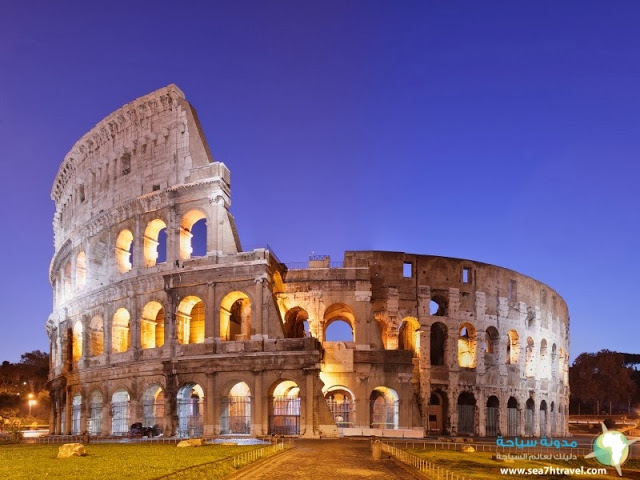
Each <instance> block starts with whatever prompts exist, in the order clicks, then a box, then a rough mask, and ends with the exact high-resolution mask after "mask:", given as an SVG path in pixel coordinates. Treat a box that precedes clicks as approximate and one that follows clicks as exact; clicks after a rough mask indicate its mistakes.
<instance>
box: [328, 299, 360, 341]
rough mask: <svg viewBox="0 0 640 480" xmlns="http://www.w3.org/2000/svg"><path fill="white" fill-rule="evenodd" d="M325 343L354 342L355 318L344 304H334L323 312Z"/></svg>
mask: <svg viewBox="0 0 640 480" xmlns="http://www.w3.org/2000/svg"><path fill="white" fill-rule="evenodd" d="M323 318H324V341H325V342H354V341H355V323H356V318H355V316H354V314H353V310H352V309H351V307H349V306H348V305H345V304H344V303H334V304H333V305H331V306H329V307H328V308H327V309H326V310H325V312H324V317H323Z"/></svg>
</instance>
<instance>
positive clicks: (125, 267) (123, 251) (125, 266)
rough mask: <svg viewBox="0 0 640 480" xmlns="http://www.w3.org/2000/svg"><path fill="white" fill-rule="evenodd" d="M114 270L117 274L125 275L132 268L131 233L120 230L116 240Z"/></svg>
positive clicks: (126, 230) (127, 230)
mask: <svg viewBox="0 0 640 480" xmlns="http://www.w3.org/2000/svg"><path fill="white" fill-rule="evenodd" d="M115 258H116V269H117V270H118V272H119V273H127V272H129V271H131V269H132V268H133V233H131V230H129V229H126V228H125V229H124V230H121V231H120V233H119V234H118V238H116V250H115Z"/></svg>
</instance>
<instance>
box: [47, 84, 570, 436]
mask: <svg viewBox="0 0 640 480" xmlns="http://www.w3.org/2000/svg"><path fill="white" fill-rule="evenodd" d="M230 185H231V183H230V173H229V170H228V168H227V167H226V166H225V165H224V164H223V163H220V162H215V161H213V159H212V157H211V154H210V152H209V148H208V146H207V143H206V140H205V138H204V136H203V134H202V130H201V127H200V124H199V122H198V118H197V115H196V113H195V111H194V109H193V108H192V107H191V105H190V104H189V103H188V102H187V101H186V100H185V97H184V94H183V93H182V92H181V91H180V90H179V89H178V88H177V87H176V86H175V85H169V86H168V87H166V88H162V89H160V90H158V91H155V92H153V93H151V94H149V95H146V96H144V97H141V98H139V99H137V100H135V101H133V102H131V103H129V104H127V105H125V106H123V107H122V108H120V109H119V110H117V111H116V112H114V113H112V114H111V115H109V116H108V117H107V118H105V119H104V120H102V121H101V122H100V123H99V124H98V125H96V126H95V127H94V128H93V129H92V130H91V131H90V132H89V133H87V134H86V135H85V136H83V137H82V138H81V139H80V140H79V141H78V142H77V143H76V144H75V146H74V147H73V148H72V150H71V152H69V154H68V155H67V156H66V158H65V159H64V161H63V163H62V165H61V166H60V169H59V171H58V174H57V176H56V179H55V182H54V186H53V189H52V192H51V197H52V199H53V200H54V202H55V204H56V213H55V216H54V221H53V227H54V234H55V254H54V256H53V259H52V261H51V265H50V280H51V284H52V286H53V290H54V307H53V312H52V314H51V315H50V317H49V319H48V321H47V331H48V334H49V338H50V340H51V375H50V382H49V388H50V392H51V398H52V411H51V430H52V433H57V434H60V433H65V434H68V433H80V432H82V431H85V430H87V431H89V432H90V433H91V434H94V435H99V434H100V435H107V434H114V435H124V434H126V433H127V431H128V429H129V425H130V424H133V423H135V422H141V423H143V424H144V425H145V426H151V425H156V426H157V428H158V429H159V430H160V431H162V432H164V434H165V435H179V436H183V437H190V436H201V435H205V436H209V435H219V434H256V435H259V434H269V433H278V434H290V435H301V436H307V437H318V436H335V435H338V434H344V435H369V434H379V435H398V436H405V437H422V436H423V435H425V434H429V433H433V434H440V433H451V434H475V435H481V436H484V435H497V434H502V435H516V434H517V435H540V434H554V435H562V434H565V433H566V431H567V421H566V413H567V406H568V399H569V386H568V353H569V352H568V345H569V333H568V332H569V315H568V310H567V306H566V304H565V302H564V301H563V300H562V298H561V297H560V296H559V295H558V294H557V293H556V292H555V291H554V290H553V289H552V288H550V287H548V286H546V285H544V284H542V283H540V282H538V281H536V280H534V279H532V278H530V277H527V276H524V275H521V274H519V273H517V272H514V271H511V270H507V269H504V268H500V267H496V266H493V265H487V264H483V263H479V262H474V261H470V260H461V259H453V258H444V257H435V256H428V255H411V254H405V253H396V252H368V251H359V252H346V253H345V256H344V260H343V261H342V262H341V263H340V264H339V265H334V264H332V263H331V262H330V261H329V259H328V258H327V257H316V258H311V259H310V261H309V264H308V265H304V266H295V265H290V266H289V267H287V266H286V265H284V264H282V263H281V262H280V261H279V260H278V258H277V257H276V256H275V254H274V252H272V251H270V250H269V249H268V248H258V249H254V250H251V251H243V250H242V248H241V245H240V241H239V238H238V235H237V232H236V228H235V223H234V219H233V217H232V215H231V214H230V212H229V206H230V203H231V190H230ZM203 224H204V225H205V226H204V228H203V229H202V231H199V230H198V228H197V225H201V226H202V225H203ZM199 232H200V233H199ZM198 235H202V238H201V240H200V244H199V245H200V246H201V249H202V251H200V252H196V250H197V248H196V247H197V246H198V238H197V237H198ZM334 323H336V324H342V325H343V326H344V325H346V326H347V330H350V331H351V335H350V336H348V338H343V339H341V341H333V340H331V339H329V340H327V339H326V332H327V330H328V328H329V327H330V326H331V325H332V324H334Z"/></svg>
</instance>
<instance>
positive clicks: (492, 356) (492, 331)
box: [484, 327, 500, 365]
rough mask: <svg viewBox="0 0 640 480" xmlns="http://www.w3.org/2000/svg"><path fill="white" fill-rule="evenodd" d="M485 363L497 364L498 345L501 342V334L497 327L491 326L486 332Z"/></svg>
mask: <svg viewBox="0 0 640 480" xmlns="http://www.w3.org/2000/svg"><path fill="white" fill-rule="evenodd" d="M484 338H485V355H484V363H485V365H495V364H496V363H497V359H498V358H497V357H498V356H497V354H498V348H499V347H498V345H499V342H500V335H499V333H498V329H497V328H496V327H489V328H487V331H486V333H485V337H484Z"/></svg>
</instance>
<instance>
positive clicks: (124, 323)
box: [111, 308, 131, 353]
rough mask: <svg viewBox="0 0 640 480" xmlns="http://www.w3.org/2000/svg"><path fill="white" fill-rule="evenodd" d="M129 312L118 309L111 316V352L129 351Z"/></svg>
mask: <svg viewBox="0 0 640 480" xmlns="http://www.w3.org/2000/svg"><path fill="white" fill-rule="evenodd" d="M130 318H131V317H130V315H129V312H128V311H127V309H126V308H119V309H118V310H116V313H115V315H114V316H113V322H112V323H113V325H112V327H111V352H112V353H121V352H126V351H127V350H129V320H130Z"/></svg>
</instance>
